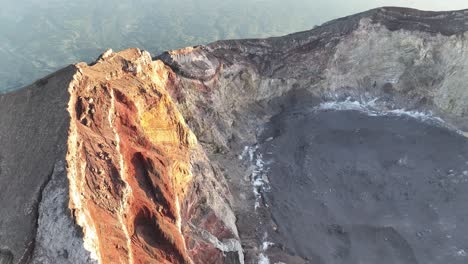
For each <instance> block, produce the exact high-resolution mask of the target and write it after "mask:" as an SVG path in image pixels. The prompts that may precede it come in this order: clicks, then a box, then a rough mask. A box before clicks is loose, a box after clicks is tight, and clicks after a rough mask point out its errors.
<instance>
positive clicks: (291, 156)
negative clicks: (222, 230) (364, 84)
mask: <svg viewBox="0 0 468 264" xmlns="http://www.w3.org/2000/svg"><path fill="white" fill-rule="evenodd" d="M338 108H340V107H338ZM340 109H342V108H340ZM396 113H397V112H395V111H394V112H393V113H387V114H383V115H381V114H376V113H374V112H373V113H369V112H367V113H366V112H364V111H357V110H340V111H338V110H334V109H333V107H322V109H318V108H317V107H314V108H312V107H301V106H298V107H295V108H294V109H291V110H287V111H283V112H282V113H281V114H279V115H277V116H275V117H273V118H272V119H271V122H269V123H268V124H267V126H266V128H265V130H264V132H263V135H262V137H263V138H262V139H261V140H260V142H264V143H262V144H260V145H259V146H258V150H257V151H256V153H257V155H258V154H261V158H262V161H261V162H262V164H261V166H263V168H261V173H263V172H265V174H266V175H267V177H268V182H265V184H266V185H268V186H267V187H262V188H260V189H259V190H263V193H262V197H263V202H264V203H265V204H266V206H265V208H266V209H267V210H268V211H269V214H271V219H272V221H273V222H274V224H272V225H264V226H266V227H265V229H264V230H265V234H267V236H265V240H264V242H265V243H264V246H265V250H264V251H265V255H264V256H260V258H259V260H260V262H262V261H263V263H268V262H267V259H266V258H265V256H268V257H269V260H268V261H269V263H281V262H284V263H315V264H321V263H343V264H354V263H356V264H358V263H359V264H367V263H368V264H375V263H380V264H386V263H389V264H390V263H391V264H395V263H402V264H414V263H421V264H422V263H424V264H430V263H467V261H468V256H467V255H468V222H467V219H468V210H466V203H467V201H468V139H467V138H465V137H464V136H462V135H460V134H458V133H457V132H455V131H452V130H449V129H447V128H446V127H444V126H443V125H441V124H440V122H439V120H436V119H433V118H431V117H425V118H421V115H419V116H417V117H419V118H415V117H413V116H414V115H413V116H410V115H406V114H401V113H399V114H396ZM422 119H424V121H423V120H422ZM268 242H272V243H273V244H269V243H268ZM285 253H286V254H285Z"/></svg>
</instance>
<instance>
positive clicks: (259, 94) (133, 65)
mask: <svg viewBox="0 0 468 264" xmlns="http://www.w3.org/2000/svg"><path fill="white" fill-rule="evenodd" d="M467 12H468V11H454V12H422V11H417V10H412V9H401V8H380V9H375V10H371V11H368V12H364V13H361V14H357V15H354V16H350V17H346V18H342V19H338V20H335V21H331V22H329V23H326V24H324V25H323V26H321V27H318V28H315V29H313V30H310V31H305V32H300V33H295V34H291V35H287V36H284V37H278V38H269V39H252V40H226V41H218V42H215V43H212V44H209V45H206V46H198V47H189V48H185V49H182V50H177V51H170V52H166V53H164V54H161V55H160V56H158V57H156V58H155V59H154V60H152V59H151V57H150V56H149V54H148V53H147V52H144V51H141V50H138V49H129V50H125V51H122V52H118V53H113V52H112V51H108V52H105V53H104V54H103V55H102V56H101V58H100V59H99V60H97V61H96V62H95V63H93V64H92V65H86V64H84V63H79V64H77V65H74V66H69V67H67V68H65V69H63V70H61V71H58V72H56V73H54V74H52V75H50V76H48V77H46V78H44V79H41V80H39V81H38V82H36V83H35V84H33V85H31V86H28V87H25V88H24V89H22V90H20V91H17V92H14V93H9V94H4V95H0V102H1V104H0V124H1V126H0V142H1V146H2V147H1V149H0V182H1V188H2V190H1V192H0V196H1V199H0V201H1V205H2V208H3V209H2V213H1V214H0V241H1V242H0V262H2V261H3V263H30V262H32V263H90V262H93V261H97V262H100V263H148V262H152V261H156V262H158V263H191V262H193V263H242V262H243V261H244V254H245V261H246V262H247V263H249V261H252V260H255V259H257V258H258V256H261V255H262V254H264V253H265V252H264V251H265V249H263V246H264V245H262V243H263V242H265V241H264V231H265V230H264V229H265V228H267V227H268V226H269V225H274V223H272V221H271V215H270V212H269V210H268V208H266V207H265V206H260V207H259V208H257V207H256V202H258V201H259V199H260V200H261V199H262V196H261V194H259V193H258V192H259V191H261V189H259V188H257V187H258V186H255V185H254V186H252V184H255V179H253V180H252V177H253V176H252V175H253V174H254V172H255V170H256V169H258V168H256V167H255V166H257V165H256V164H252V163H251V161H249V158H247V157H248V156H249V152H250V153H253V152H254V150H252V149H249V148H245V146H255V144H257V143H259V142H258V141H259V140H260V138H261V136H260V135H261V133H262V129H263V128H262V127H263V125H265V124H267V122H268V121H269V120H270V118H271V117H272V116H274V115H276V114H278V113H280V112H282V111H284V110H287V109H289V110H290V109H292V108H294V107H296V106H298V105H300V104H303V103H305V104H309V105H315V104H317V103H318V102H322V101H327V100H342V99H345V98H350V100H358V101H367V100H373V102H374V104H375V107H376V108H378V109H381V110H388V109H398V108H406V109H410V110H417V111H432V112H433V113H434V114H435V115H437V116H440V117H442V118H443V119H444V120H446V121H447V123H448V126H450V127H451V128H453V129H458V130H467V126H468V120H467V118H466V115H467V113H468V104H467V103H466V102H468V89H467V88H466V83H467V82H466V81H467V80H466V76H468V75H467V73H468V72H467V71H468V64H467V62H468V48H467V44H468V41H467V33H466V31H467V30H468V17H467ZM244 150H245V151H244ZM243 151H244V152H245V153H244V154H245V155H241V158H242V159H239V158H238V156H239V154H242V152H243ZM252 155H253V154H250V156H252ZM250 159H252V158H250ZM65 164H66V165H65ZM249 177H250V178H249ZM252 181H254V182H252ZM252 189H255V190H256V191H254V192H252ZM259 197H260V198H259ZM272 228H273V227H272ZM70 230H71V231H70ZM241 243H242V248H243V250H242V248H241ZM85 249H86V250H85ZM282 254H284V255H288V254H289V253H288V252H283V253H282ZM289 257H291V258H293V260H292V261H291V263H295V262H293V261H296V262H297V263H305V262H306V260H305V259H303V258H301V256H292V255H291V256H289Z"/></svg>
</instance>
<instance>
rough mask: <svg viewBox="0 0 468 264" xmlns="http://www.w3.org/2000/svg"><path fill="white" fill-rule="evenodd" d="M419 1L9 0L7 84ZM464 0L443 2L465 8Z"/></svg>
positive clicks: (0, 79) (2, 34) (1, 12)
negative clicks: (123, 56)
mask: <svg viewBox="0 0 468 264" xmlns="http://www.w3.org/2000/svg"><path fill="white" fill-rule="evenodd" d="M418 1H419V0H417V1H403V0H401V1H392V2H391V3H389V1H384V0H379V1H370V0H355V1H350V2H349V3H348V2H347V3H345V4H343V3H342V2H340V1H338V0H331V1H328V2H326V3H323V2H319V1H316V0H291V1H287V2H286V1H282V0H226V1H217V0H198V1H196V0H122V1H117V2H116V1H109V0H83V1H59V0H42V1H39V0H26V1H21V2H19V1H10V2H8V3H2V8H1V9H0V25H1V27H0V57H1V58H2V59H1V61H0V91H6V90H12V89H15V88H19V87H22V86H24V85H27V84H29V83H31V82H32V81H34V80H36V79H38V78H40V77H43V76H45V75H47V74H49V73H51V72H53V71H54V70H56V69H58V68H61V67H63V66H64V65H67V64H70V63H75V62H78V61H91V60H92V59H93V58H96V57H97V56H98V55H99V54H100V53H101V52H102V51H104V50H105V49H107V48H113V49H114V50H120V49H124V48H127V47H139V48H142V49H146V50H148V51H150V52H151V53H152V54H153V55H157V54H158V53H160V52H162V51H164V50H169V49H176V48H180V47H184V46H189V45H196V44H204V43H207V42H212V41H215V40H218V39H230V38H248V37H267V36H277V35H283V34H287V33H292V32H296V31H301V30H306V29H310V28H312V27H313V26H314V25H317V24H321V23H323V22H325V21H327V20H329V19H332V18H335V17H339V16H344V15H348V14H352V13H355V12H359V11H364V10H366V9H369V8H372V7H377V6H381V5H389V4H391V5H398V4H400V5H401V4H405V5H410V6H415V5H416V2H418ZM0 2H2V0H0ZM419 2H421V1H419ZM427 2H430V1H426V2H425V3H427ZM421 3H422V2H421ZM460 3H461V2H457V1H456V0H455V1H453V2H451V5H452V6H448V5H447V4H444V7H439V8H446V9H450V8H460V5H461V4H460ZM439 6H440V5H439ZM421 7H422V8H430V7H431V6H430V4H421Z"/></svg>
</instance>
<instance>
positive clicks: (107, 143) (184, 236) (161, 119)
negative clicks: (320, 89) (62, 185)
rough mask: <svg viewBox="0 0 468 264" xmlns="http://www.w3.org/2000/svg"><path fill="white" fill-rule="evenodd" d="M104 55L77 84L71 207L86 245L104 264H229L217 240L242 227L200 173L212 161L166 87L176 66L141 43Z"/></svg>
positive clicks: (82, 68)
mask: <svg viewBox="0 0 468 264" xmlns="http://www.w3.org/2000/svg"><path fill="white" fill-rule="evenodd" d="M104 55H105V56H103V57H102V58H101V59H100V60H99V61H97V62H96V63H95V64H94V65H92V66H88V65H84V64H79V65H77V66H78V68H79V71H78V73H77V74H76V75H75V80H74V81H73V82H72V83H71V85H70V87H69V92H70V102H69V106H68V110H69V113H70V116H71V124H70V129H69V139H68V153H67V162H68V177H69V184H70V204H69V207H70V209H71V210H72V212H73V214H74V217H75V219H76V222H77V223H78V224H79V225H80V226H81V227H82V228H83V231H84V241H85V248H86V249H87V250H89V251H90V252H91V254H92V256H93V257H94V258H95V259H97V260H98V261H99V262H100V263H219V262H222V260H223V252H222V250H221V249H219V246H218V247H217V246H216V243H213V237H214V238H215V240H216V241H218V240H222V239H230V238H233V239H235V238H236V237H237V234H236V230H235V227H234V228H233V227H232V225H230V224H229V223H226V221H223V220H221V219H220V216H219V213H217V211H216V208H213V206H211V205H210V204H209V202H206V200H207V199H206V198H205V197H207V196H210V193H212V192H213V190H206V189H203V187H202V185H201V184H200V182H201V181H203V180H206V179H204V178H205V177H207V176H206V175H199V173H197V175H194V174H193V165H194V163H196V162H202V163H203V162H205V161H206V160H207V158H206V156H205V154H204V152H203V151H202V150H201V148H200V146H199V145H198V143H197V139H196V137H195V136H194V134H193V133H192V132H191V130H190V129H189V128H188V126H187V125H186V123H185V121H184V119H183V117H182V115H181V114H180V113H179V112H178V110H177V109H176V107H175V104H174V103H173V102H172V99H171V97H170V95H169V94H168V92H167V91H166V88H167V86H170V83H171V81H170V79H171V78H170V75H171V74H173V73H172V72H171V71H170V69H169V68H167V67H166V66H164V64H163V63H162V62H160V61H154V62H153V61H152V60H151V57H150V55H149V54H148V53H146V52H141V51H140V50H137V49H130V50H126V51H122V52H120V53H117V54H114V53H111V52H106V53H105V54H104ZM210 170H212V169H211V168H210ZM212 174H213V171H208V173H207V175H212ZM219 188H223V187H222V184H221V185H220V186H219ZM225 193H228V192H227V191H226V190H225ZM199 208H201V209H203V213H201V212H200V210H199ZM195 229H197V230H195ZM204 232H208V233H209V234H210V235H209V236H207V235H206V233H204ZM209 238H211V239H209ZM210 241H211V242H210Z"/></svg>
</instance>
